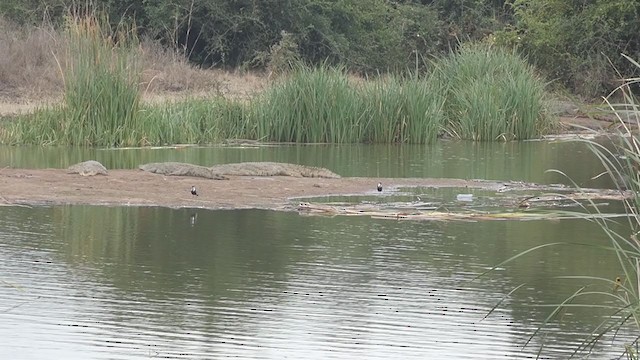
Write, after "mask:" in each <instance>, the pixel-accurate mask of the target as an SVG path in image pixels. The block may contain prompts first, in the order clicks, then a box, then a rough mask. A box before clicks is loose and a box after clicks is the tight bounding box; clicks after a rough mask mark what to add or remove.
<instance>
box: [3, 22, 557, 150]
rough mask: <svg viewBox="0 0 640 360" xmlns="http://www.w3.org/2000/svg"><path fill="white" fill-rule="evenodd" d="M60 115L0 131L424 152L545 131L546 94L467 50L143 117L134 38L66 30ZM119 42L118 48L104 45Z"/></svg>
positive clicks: (505, 63) (514, 69)
mask: <svg viewBox="0 0 640 360" xmlns="http://www.w3.org/2000/svg"><path fill="white" fill-rule="evenodd" d="M68 31H69V38H70V39H71V40H70V41H71V42H72V46H71V49H72V52H73V54H74V56H72V57H70V58H72V59H73V60H72V61H70V62H69V63H67V64H66V65H65V66H63V73H64V74H65V95H64V103H63V104H62V105H61V106H58V107H53V108H50V109H42V110H39V111H37V112H36V113H35V114H31V115H27V116H22V117H20V118H19V119H18V120H17V121H15V122H14V123H12V124H10V125H9V126H6V127H5V128H4V130H3V131H0V136H1V140H2V142H4V143H11V144H57V145H86V146H116V147H117V146H146V145H166V144H174V143H215V142H219V141H222V140H224V139H226V138H246V139H257V140H262V141H274V142H296V143H417V144H425V143H432V142H434V141H435V140H436V139H437V138H438V137H441V136H443V135H448V136H452V137H456V138H460V139H471V140H479V141H486V140H488V141H495V140H499V141H505V140H514V139H516V140H520V139H528V138H532V137H536V136H538V135H539V134H541V133H544V131H545V130H547V129H548V128H549V124H550V118H549V117H548V116H547V115H546V114H547V113H546V96H547V95H546V92H545V86H544V83H543V82H542V81H541V80H540V79H539V78H538V77H536V75H535V73H534V71H533V69H532V68H531V67H530V66H528V65H527V64H526V62H525V61H524V60H523V59H522V58H521V57H519V56H518V55H517V54H515V53H511V52H506V51H504V50H500V49H494V48H490V47H487V46H481V45H476V46H463V47H461V48H460V50H459V51H458V52H457V53H455V54H452V55H451V56H450V57H446V58H443V59H440V60H437V61H435V62H434V64H433V67H432V68H433V71H432V72H430V73H426V74H410V75H406V76H400V75H386V76H379V77H376V78H374V79H367V80H364V79H355V77H351V76H349V74H347V72H346V71H345V70H344V69H342V68H331V67H328V66H320V67H317V68H309V67H304V66H300V67H297V68H295V69H293V70H292V72H291V73H288V74H285V75H282V76H280V78H279V79H278V80H277V81H275V82H274V83H273V84H272V86H271V87H270V88H268V89H266V90H265V91H264V92H262V93H261V94H259V95H258V96H256V97H255V98H253V99H252V100H251V101H249V102H239V101H234V100H230V99H225V98H223V97H215V98H211V99H208V100H195V99H190V100H187V101H183V102H176V103H168V104H163V105H156V106H151V105H150V106H141V105H140V90H139V84H138V82H139V79H140V68H139V66H138V65H137V62H136V56H137V52H136V51H137V50H136V49H137V48H136V46H135V44H136V42H137V40H136V39H135V36H133V35H132V34H133V29H130V28H124V27H123V28H119V30H117V31H116V32H115V33H113V34H112V33H111V32H105V31H104V30H103V27H102V26H101V25H100V22H99V21H97V20H95V19H93V18H89V19H73V20H72V21H71V22H70V25H69V30H68ZM113 38H117V39H119V40H118V41H117V42H114V41H113V40H112V39H113Z"/></svg>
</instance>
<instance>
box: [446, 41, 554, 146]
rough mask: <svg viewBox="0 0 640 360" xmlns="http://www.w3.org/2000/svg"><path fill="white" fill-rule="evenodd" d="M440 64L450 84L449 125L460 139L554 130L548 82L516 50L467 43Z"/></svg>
mask: <svg viewBox="0 0 640 360" xmlns="http://www.w3.org/2000/svg"><path fill="white" fill-rule="evenodd" d="M436 67H437V70H436V73H437V76H438V77H440V82H442V83H446V84H448V89H447V95H446V99H447V101H446V104H445V109H446V116H447V119H448V128H449V129H450V131H451V132H452V133H453V134H455V135H456V136H457V137H459V138H462V139H473V140H484V141H487V140H489V141H492V140H514V139H515V140H522V139H529V138H533V137H536V136H538V135H540V134H542V133H544V132H545V131H547V130H549V128H550V126H551V118H550V117H549V116H548V114H547V110H546V109H547V106H548V105H547V101H548V99H547V98H548V95H547V93H546V91H545V83H544V82H543V81H542V79H541V78H539V77H538V75H537V74H536V72H535V70H534V69H533V67H532V66H530V65H528V64H527V63H526V61H525V60H524V59H523V58H522V57H520V56H518V55H517V54H516V53H514V52H512V51H507V50H504V49H501V48H495V47H490V46H488V45H484V44H467V45H464V46H461V47H460V49H459V51H458V52H457V53H456V54H454V55H453V56H450V57H447V58H443V59H442V60H441V61H439V62H437V63H436Z"/></svg>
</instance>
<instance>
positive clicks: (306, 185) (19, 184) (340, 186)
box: [0, 168, 531, 210]
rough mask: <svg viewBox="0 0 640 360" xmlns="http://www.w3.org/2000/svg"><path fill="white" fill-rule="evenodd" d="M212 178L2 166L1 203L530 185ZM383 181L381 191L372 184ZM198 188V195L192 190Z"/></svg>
mask: <svg viewBox="0 0 640 360" xmlns="http://www.w3.org/2000/svg"><path fill="white" fill-rule="evenodd" d="M228 177H229V180H210V179H204V178H195V177H185V176H165V175H158V174H152V173H149V172H145V171H141V170H110V171H109V175H108V176H94V177H87V176H80V175H78V174H69V173H67V170H65V169H34V170H31V169H12V168H4V169H0V189H1V190H0V204H2V205H8V206H11V205H28V206H32V205H35V206H37V205H62V204H84V205H110V206H163V207H172V208H183V207H187V208H207V209H247V208H255V209H276V210H295V209H296V208H297V205H298V202H299V201H298V200H297V198H303V197H305V198H306V197H314V196H325V195H364V194H371V195H373V194H378V195H381V196H384V195H387V194H390V193H392V192H393V190H394V189H396V188H397V187H406V186H421V187H460V188H465V187H467V188H478V189H493V190H496V191H498V190H499V189H504V188H527V187H528V186H531V185H530V184H523V183H505V182H495V181H481V180H460V179H416V178H413V179H412V178H404V179H400V178H357V177H352V178H334V179H330V178H308V177H289V176H270V177H258V176H228ZM378 182H382V184H383V186H384V189H383V191H382V193H379V192H377V191H376V185H377V183H378ZM192 186H195V187H196V188H197V189H198V195H199V196H193V195H191V193H190V190H191V187H192Z"/></svg>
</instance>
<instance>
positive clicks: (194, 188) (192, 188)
mask: <svg viewBox="0 0 640 360" xmlns="http://www.w3.org/2000/svg"><path fill="white" fill-rule="evenodd" d="M191 195H194V196H198V192H197V191H196V187H195V186H192V187H191Z"/></svg>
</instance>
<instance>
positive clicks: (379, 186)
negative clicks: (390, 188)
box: [378, 183, 382, 191]
mask: <svg viewBox="0 0 640 360" xmlns="http://www.w3.org/2000/svg"><path fill="white" fill-rule="evenodd" d="M378 191H382V183H378Z"/></svg>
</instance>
